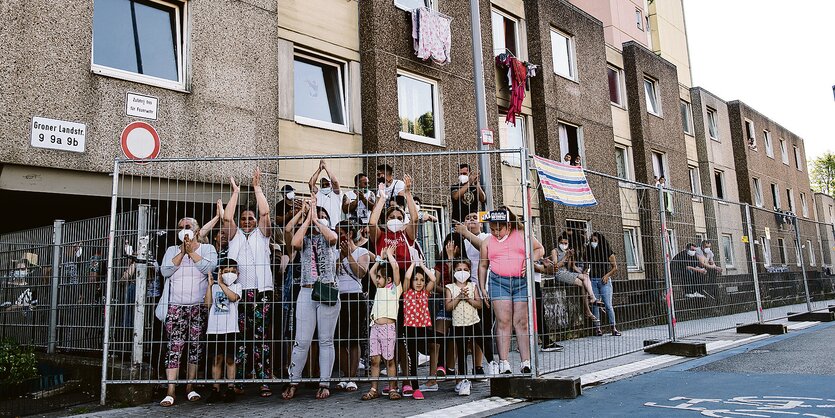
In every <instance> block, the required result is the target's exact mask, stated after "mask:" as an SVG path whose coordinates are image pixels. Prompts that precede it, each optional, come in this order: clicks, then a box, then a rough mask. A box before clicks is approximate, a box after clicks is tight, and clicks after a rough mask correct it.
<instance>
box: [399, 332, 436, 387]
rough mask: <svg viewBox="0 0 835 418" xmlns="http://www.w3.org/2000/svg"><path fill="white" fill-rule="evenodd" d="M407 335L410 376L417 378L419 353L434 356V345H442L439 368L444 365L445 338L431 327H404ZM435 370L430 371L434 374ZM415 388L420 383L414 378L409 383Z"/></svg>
mask: <svg viewBox="0 0 835 418" xmlns="http://www.w3.org/2000/svg"><path fill="white" fill-rule="evenodd" d="M403 330H404V331H405V335H406V348H407V349H408V351H409V376H417V366H418V356H419V355H418V353H419V352H420V353H424V354H426V355H429V356H431V355H432V345H434V344H440V345H441V348H440V350H439V351H438V366H443V365H444V360H443V358H444V351H445V349H446V343H445V338H444V336H443V335H441V334H438V333H436V332H435V330H434V329H432V328H430V327H403ZM433 371H434V370H430V371H429V374H432V372H433ZM408 383H409V384H410V385H411V386H412V387H413V388H415V389H417V387H418V381H417V379H415V378H413V379H412V380H410V381H409V382H408Z"/></svg>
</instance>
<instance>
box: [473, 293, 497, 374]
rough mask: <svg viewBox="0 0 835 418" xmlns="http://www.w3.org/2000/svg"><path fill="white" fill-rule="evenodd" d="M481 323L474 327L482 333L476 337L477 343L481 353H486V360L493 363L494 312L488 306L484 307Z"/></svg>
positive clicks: (481, 313)
mask: <svg viewBox="0 0 835 418" xmlns="http://www.w3.org/2000/svg"><path fill="white" fill-rule="evenodd" d="M480 316H481V322H479V323H477V324H475V325H473V327H474V328H475V330H476V331H479V332H481V335H477V336H475V343H476V344H478V346H479V347H481V351H483V352H484V358H485V359H487V361H488V362H491V361H493V355H494V353H493V311H491V310H490V308H488V307H487V306H482V308H481V312H480ZM473 364H475V359H473Z"/></svg>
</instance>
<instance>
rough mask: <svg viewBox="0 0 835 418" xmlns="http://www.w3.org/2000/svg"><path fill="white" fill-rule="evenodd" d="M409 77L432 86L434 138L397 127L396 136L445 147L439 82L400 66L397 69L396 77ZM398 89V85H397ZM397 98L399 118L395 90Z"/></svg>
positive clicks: (398, 111)
mask: <svg viewBox="0 0 835 418" xmlns="http://www.w3.org/2000/svg"><path fill="white" fill-rule="evenodd" d="M400 76H403V77H409V78H411V79H414V80H418V81H422V82H424V83H428V84H431V85H432V86H433V87H434V88H433V89H432V121H433V122H434V124H435V132H436V135H435V138H431V137H428V136H423V135H416V134H412V133H408V132H403V131H401V130H399V129H398V131H397V132H398V137H399V138H400V139H404V140H407V141H414V142H420V143H423V144H428V145H434V146H437V147H446V142H445V141H444V134H443V132H444V129H443V111H442V106H441V91H440V83H439V82H438V81H437V80H433V79H431V78H428V77H424V76H421V75H418V74H415V73H413V72H410V71H406V70H402V69H400V68H398V69H397V77H400ZM398 90H399V87H398ZM397 95H398V97H397V99H398V108H397V118H398V120H399V119H400V92H399V91H398V92H397Z"/></svg>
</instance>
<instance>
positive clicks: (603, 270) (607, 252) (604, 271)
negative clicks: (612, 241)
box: [586, 232, 621, 337]
mask: <svg viewBox="0 0 835 418" xmlns="http://www.w3.org/2000/svg"><path fill="white" fill-rule="evenodd" d="M586 257H587V260H588V264H589V265H590V267H591V270H590V273H589V274H590V276H591V288H592V290H593V291H594V296H595V297H596V298H597V299H598V300H599V299H603V303H604V304H605V305H606V315H607V316H608V317H609V326H611V327H612V335H613V336H615V337H620V335H621V333H620V331H618V329H617V328H616V327H615V308H614V307H613V306H612V279H613V278H614V276H615V273H617V271H618V260H617V258H616V257H615V253H614V252H613V251H612V248H611V247H610V246H609V242H608V241H606V238H605V237H604V236H603V234H601V233H600V232H592V234H591V239H590V240H589V244H588V245H587V246H586ZM592 309H593V313H594V316H595V317H597V318H598V319H597V320H596V321H594V335H597V336H601V335H603V330H601V329H600V319H599V318H600V316H599V311H600V308H599V307H598V305H594V306H593V308H592Z"/></svg>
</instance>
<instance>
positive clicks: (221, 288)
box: [205, 258, 241, 403]
mask: <svg viewBox="0 0 835 418" xmlns="http://www.w3.org/2000/svg"><path fill="white" fill-rule="evenodd" d="M218 273H219V278H218V279H215V278H214V277H212V274H211V273H209V286H208V287H207V288H206V299H205V303H206V306H207V307H208V308H209V321H208V326H207V327H206V337H207V339H208V344H207V349H208V353H209V358H211V359H212V378H213V379H220V378H221V377H223V373H222V372H223V363H224V362H225V363H226V378H227V379H234V378H235V372H236V367H235V352H236V351H237V350H236V347H235V343H236V340H237V336H238V332H239V328H238V301H239V300H240V299H241V285H240V284H239V283H235V281H237V280H238V263H237V262H236V261H235V260H233V259H231V258H227V259H223V260H221V261H220V263H218ZM221 399H222V400H223V402H226V403H229V402H234V401H235V387H234V384H232V383H230V384H229V387H228V388H226V391H225V392H224V393H223V394H222V395H221V393H220V383H215V384H214V387H213V388H212V393H211V395H209V398H208V399H207V400H206V402H207V403H215V402H217V401H219V400H221Z"/></svg>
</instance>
